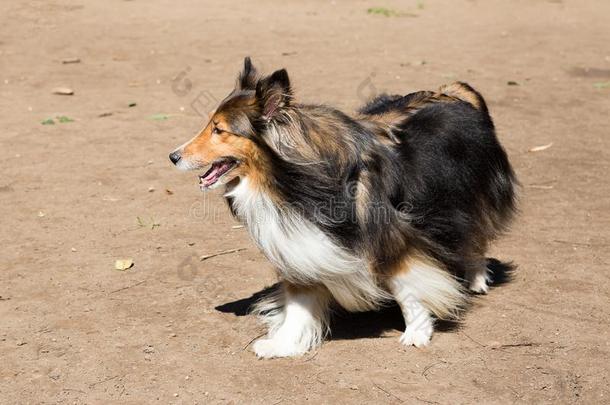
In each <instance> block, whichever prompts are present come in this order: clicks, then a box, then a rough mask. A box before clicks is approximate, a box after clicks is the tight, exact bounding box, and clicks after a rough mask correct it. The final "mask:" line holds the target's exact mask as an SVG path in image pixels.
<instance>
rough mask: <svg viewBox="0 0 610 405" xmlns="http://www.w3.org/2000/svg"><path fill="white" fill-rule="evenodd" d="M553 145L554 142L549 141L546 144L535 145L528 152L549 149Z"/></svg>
mask: <svg viewBox="0 0 610 405" xmlns="http://www.w3.org/2000/svg"><path fill="white" fill-rule="evenodd" d="M551 146H553V142H551V143H547V144H546V145H541V146H535V147H533V148H532V149H530V150H529V151H528V152H541V151H543V150H547V149H548V148H550V147H551Z"/></svg>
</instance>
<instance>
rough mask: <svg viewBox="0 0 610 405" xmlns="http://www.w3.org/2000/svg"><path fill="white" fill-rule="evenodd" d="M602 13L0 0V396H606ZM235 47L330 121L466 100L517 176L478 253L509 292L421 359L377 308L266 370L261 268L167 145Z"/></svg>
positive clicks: (396, 320) (207, 104) (609, 195)
mask: <svg viewBox="0 0 610 405" xmlns="http://www.w3.org/2000/svg"><path fill="white" fill-rule="evenodd" d="M371 7H386V8H387V10H390V11H389V12H388V14H390V15H389V16H385V15H383V14H371V13H369V12H367V10H368V9H369V8H371ZM609 15H610V2H608V1H604V0H599V1H590V0H563V1H562V0H555V1H543V0H527V1H526V0H515V1H508V0H504V1H500V0H489V1H482V0H479V1H466V0H422V1H419V2H417V1H403V2H398V1H391V0H388V1H379V2H374V1H368V0H367V1H358V0H357V1H351V2H343V1H332V2H329V1H324V2H321V1H313V2H308V3H301V2H296V1H295V2H272V1H269V0H263V1H256V2H254V1H252V2H237V1H213V2H212V1H210V2H205V1H198V0H183V1H179V2H174V1H169V0H148V1H143V0H133V1H124V0H109V1H93V0H47V1H41V0H30V1H22V0H16V1H8V0H4V1H3V2H2V12H1V13H0V112H1V115H0V123H1V127H0V150H1V151H2V153H1V155H0V170H1V177H0V218H1V221H2V226H1V228H0V246H1V251H0V252H1V254H0V403H2V404H26V403H31V404H37V403H44V404H55V403H69V404H85V403H86V404H95V403H99V404H108V403H129V404H139V403H172V404H182V403H184V404H193V403H199V404H201V403H266V404H280V403H285V404H288V403H292V402H296V403H304V402H307V401H309V402H311V403H340V402H346V403H348V402H349V403H400V402H407V403H422V404H459V403H521V402H523V403H541V402H552V403H583V404H592V403H608V402H610V390H609V389H608V383H609V381H608V380H609V374H610V373H609V364H610V354H609V353H610V344H609V340H610V339H609V331H610V326H609V319H610V305H609V293H610V288H609V265H610V258H609V256H608V250H609V246H610V182H609V180H608V178H609V176H610V124H609V114H610V23H609V21H610V20H609V19H608V16H609ZM246 55H251V56H252V57H253V59H254V61H255V63H257V64H258V65H259V66H260V67H262V68H263V69H265V70H267V71H269V70H271V69H274V68H280V67H286V68H287V69H288V71H289V73H290V75H291V78H292V82H293V84H294V87H295V90H296V94H297V97H298V99H299V100H301V101H304V102H323V103H329V104H333V105H336V106H338V107H340V108H342V109H345V110H346V111H353V110H354V109H355V108H357V106H358V105H360V104H362V103H363V102H364V100H365V99H366V98H367V97H369V96H370V95H372V94H375V93H378V92H382V91H391V92H395V93H407V92H410V91H414V90H420V89H435V88H437V87H438V86H439V85H441V84H443V83H447V82H450V81H452V80H456V79H459V80H465V81H468V82H469V83H471V84H472V85H473V86H474V87H475V88H477V89H479V90H480V91H481V92H482V93H483V94H484V96H485V97H486V98H487V100H488V103H489V106H490V108H491V111H492V114H493V117H494V119H495V122H496V124H497V128H498V133H499V136H500V138H501V140H502V142H503V143H504V145H505V146H506V148H507V150H508V152H509V155H510V157H511V159H512V162H513V164H514V166H515V168H516V171H517V173H518V175H519V177H520V180H521V182H522V184H523V189H522V200H521V214H520V216H519V219H518V221H517V222H516V223H515V226H514V227H513V230H512V231H511V233H510V234H508V235H507V236H506V237H504V238H503V239H501V240H500V241H498V243H496V244H495V246H494V247H493V250H492V252H490V254H491V255H492V256H494V257H497V258H499V259H501V260H512V261H514V262H515V263H516V264H518V266H519V267H518V270H517V271H516V273H515V276H514V280H513V281H512V282H511V283H508V284H505V285H502V286H499V287H498V288H494V289H492V291H491V292H490V294H489V295H487V296H483V297H478V298H476V299H475V300H474V305H473V306H472V308H471V310H470V311H469V312H468V313H467V314H466V315H465V317H464V319H463V322H462V324H461V326H460V327H458V328H446V330H442V331H440V332H438V333H436V334H435V336H434V338H433V341H432V345H431V346H430V347H429V348H427V349H425V350H418V349H415V348H404V347H401V346H400V345H399V343H398V337H399V335H400V329H401V328H402V327H403V325H402V320H401V317H400V314H399V313H398V312H397V311H396V310H395V309H388V310H386V311H383V312H382V313H367V314H361V315H356V316H342V317H337V319H336V320H335V322H334V324H333V335H332V338H331V339H330V340H329V341H328V342H327V343H325V344H324V345H323V346H322V347H321V348H320V349H319V350H317V351H315V352H313V353H310V354H308V355H307V356H305V357H302V358H296V359H280V360H271V361H262V360H257V359H256V358H255V356H254V355H253V353H252V352H251V351H250V347H249V343H250V342H251V340H252V339H253V338H255V337H256V336H259V335H260V334H261V333H263V328H262V326H261V325H260V324H259V323H258V322H257V320H256V319H255V318H254V317H253V316H249V315H247V310H248V306H249V305H250V304H251V302H252V300H253V299H255V298H256V297H258V296H259V294H260V292H261V291H262V290H263V289H264V288H265V287H268V286H270V285H272V284H274V283H275V281H276V279H275V276H274V273H273V269H272V267H271V265H270V264H269V263H268V262H267V261H266V260H265V258H264V257H263V256H262V255H261V254H260V253H258V251H257V250H256V249H255V247H254V246H253V244H252V243H251V241H250V240H249V237H248V235H247V234H246V231H245V230H244V229H243V228H239V227H236V225H237V224H236V223H235V222H234V220H233V219H232V218H231V216H230V214H229V212H228V210H227V209H226V208H225V204H224V201H223V200H222V198H221V194H220V193H219V192H214V193H210V194H207V195H205V196H204V195H202V194H201V192H200V191H199V189H198V186H197V180H196V175H195V174H185V173H181V172H178V171H177V170H175V168H174V167H173V166H172V165H171V164H170V163H169V161H168V159H167V154H168V153H169V152H170V151H171V150H172V149H173V148H174V147H176V146H177V145H179V144H181V143H183V142H185V141H186V140H188V139H190V137H192V136H193V135H194V134H195V133H196V132H197V130H198V129H199V128H201V126H202V125H203V124H204V122H205V120H206V119H205V117H206V115H207V113H208V112H209V111H210V110H211V109H212V108H213V107H214V103H215V102H216V101H217V100H219V99H222V98H223V97H224V96H225V95H226V94H227V93H228V92H229V90H230V89H232V86H233V84H234V80H235V77H236V74H237V71H238V69H240V67H241V64H242V60H243V57H244V56H246ZM71 58H79V59H80V62H79V63H64V62H73V61H71V60H70V59H71ZM509 82H511V84H509ZM513 82H514V83H513ZM57 87H64V88H70V89H72V90H73V91H74V95H71V96H66V95H55V94H53V90H54V89H55V88H57ZM134 103H135V105H133V104H134ZM130 105H131V106H130ZM58 117H64V118H58ZM48 119H52V120H53V122H54V124H50V123H47V124H46V125H43V124H42V122H43V121H45V120H48ZM70 120H73V121H72V122H65V121H70ZM549 145H550V146H549ZM538 146H548V147H546V148H541V149H543V150H539V151H536V152H532V151H530V149H531V148H534V147H538ZM167 190H169V191H167ZM238 248H245V250H242V251H239V252H236V253H233V254H228V255H224V256H218V257H214V258H211V259H208V260H206V261H203V262H200V261H199V259H198V257H199V256H200V255H204V254H210V253H214V252H218V251H222V250H225V249H238ZM122 258H132V259H133V260H134V262H135V265H134V266H133V267H132V268H130V269H129V270H126V271H117V270H115V269H114V263H115V260H116V259H122Z"/></svg>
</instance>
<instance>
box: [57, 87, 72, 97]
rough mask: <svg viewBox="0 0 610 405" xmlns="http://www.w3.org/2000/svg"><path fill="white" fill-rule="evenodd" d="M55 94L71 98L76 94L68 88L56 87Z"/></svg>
mask: <svg viewBox="0 0 610 405" xmlns="http://www.w3.org/2000/svg"><path fill="white" fill-rule="evenodd" d="M53 94H59V95H60V96H71V95H73V94H74V90H72V89H70V88H68V87H56V88H54V89H53Z"/></svg>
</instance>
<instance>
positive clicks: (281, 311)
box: [253, 282, 331, 358]
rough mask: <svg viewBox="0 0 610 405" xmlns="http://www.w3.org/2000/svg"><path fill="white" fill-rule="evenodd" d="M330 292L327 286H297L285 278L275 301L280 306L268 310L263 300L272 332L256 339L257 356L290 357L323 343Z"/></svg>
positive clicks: (263, 312) (263, 311)
mask: <svg viewBox="0 0 610 405" xmlns="http://www.w3.org/2000/svg"><path fill="white" fill-rule="evenodd" d="M330 300H331V296H330V293H329V291H328V290H327V289H326V288H325V287H324V286H308V287H303V286H296V285H294V284H289V283H287V282H284V285H283V290H282V291H281V292H280V296H279V297H276V298H275V302H276V303H279V304H280V305H281V306H280V307H279V308H276V309H275V310H272V311H270V312H268V313H266V314H265V308H264V307H265V306H266V305H268V304H265V303H263V304H261V305H260V309H262V310H260V309H259V310H258V312H262V314H261V316H262V317H263V320H264V321H266V323H267V324H268V325H269V333H268V334H267V336H265V337H264V338H261V339H259V340H257V341H256V342H254V345H253V349H254V352H255V353H256V355H257V356H258V357H262V358H272V357H288V356H298V355H301V354H304V353H306V352H307V351H309V350H311V349H312V348H314V347H317V346H319V345H320V343H322V339H323V338H324V335H325V334H326V331H327V328H328V326H327V325H328V308H329V304H330Z"/></svg>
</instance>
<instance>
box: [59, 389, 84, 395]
mask: <svg viewBox="0 0 610 405" xmlns="http://www.w3.org/2000/svg"><path fill="white" fill-rule="evenodd" d="M61 390H62V391H74V392H80V393H81V394H86V392H85V391H81V390H77V389H76V388H62V389H61Z"/></svg>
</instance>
